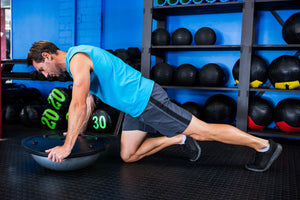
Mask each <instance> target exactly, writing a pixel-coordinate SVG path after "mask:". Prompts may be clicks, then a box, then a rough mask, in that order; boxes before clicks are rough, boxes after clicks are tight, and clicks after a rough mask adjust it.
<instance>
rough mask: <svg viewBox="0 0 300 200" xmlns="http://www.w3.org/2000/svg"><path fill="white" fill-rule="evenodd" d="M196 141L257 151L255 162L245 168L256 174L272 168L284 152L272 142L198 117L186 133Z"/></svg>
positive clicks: (192, 121) (193, 120) (193, 119)
mask: <svg viewBox="0 0 300 200" xmlns="http://www.w3.org/2000/svg"><path fill="white" fill-rule="evenodd" d="M183 134H185V135H188V136H190V137H192V138H194V139H195V140H202V141H205V140H206V141H219V142H223V143H228V144H235V145H243V146H248V147H251V148H253V149H255V150H256V155H255V160H254V162H252V163H248V164H247V165H246V166H245V167H246V168H247V169H248V170H251V171H255V172H264V171H266V170H268V169H269V168H270V166H271V165H272V163H273V162H274V161H275V160H276V159H277V158H278V156H279V155H280V153H281V151H282V146H281V145H280V144H277V143H275V142H273V141H272V140H269V141H268V140H265V139H262V138H258V137H255V136H253V135H250V134H247V133H245V132H243V131H241V130H239V129H237V128H235V127H234V126H230V125H225V124H207V123H205V122H203V121H201V120H199V119H197V118H196V117H194V116H193V117H192V120H191V122H190V124H189V126H188V127H187V129H186V130H185V131H184V133H183Z"/></svg>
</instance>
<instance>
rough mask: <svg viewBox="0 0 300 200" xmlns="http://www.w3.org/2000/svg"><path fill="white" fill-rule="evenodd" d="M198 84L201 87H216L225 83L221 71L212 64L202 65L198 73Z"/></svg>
mask: <svg viewBox="0 0 300 200" xmlns="http://www.w3.org/2000/svg"><path fill="white" fill-rule="evenodd" d="M198 77H199V83H200V84H201V85H203V86H208V87H217V86H222V85H223V84H224V81H225V73H224V71H223V69H222V68H221V67H220V66H219V65H217V64H214V63H209V64H207V65H204V66H203V67H202V68H201V69H200V71H199V76H198Z"/></svg>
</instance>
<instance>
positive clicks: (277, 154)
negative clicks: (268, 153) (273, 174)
mask: <svg viewBox="0 0 300 200" xmlns="http://www.w3.org/2000/svg"><path fill="white" fill-rule="evenodd" d="M281 151H282V146H281V144H278V145H277V148H276V150H275V152H274V153H273V155H272V157H271V159H270V161H269V162H268V164H267V166H266V167H265V168H264V169H252V168H248V167H247V165H246V166H245V167H246V169H248V170H250V171H254V172H264V171H267V170H268V169H269V168H270V167H271V165H272V164H273V162H274V161H275V160H276V159H277V158H278V156H279V155H280V153H281Z"/></svg>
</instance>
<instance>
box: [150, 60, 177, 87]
mask: <svg viewBox="0 0 300 200" xmlns="http://www.w3.org/2000/svg"><path fill="white" fill-rule="evenodd" d="M173 73H174V69H173V67H172V66H171V65H169V64H168V63H158V64H156V65H154V66H153V67H152V69H151V78H152V80H154V81H155V82H156V83H158V84H160V85H170V84H171V83H172V80H173Z"/></svg>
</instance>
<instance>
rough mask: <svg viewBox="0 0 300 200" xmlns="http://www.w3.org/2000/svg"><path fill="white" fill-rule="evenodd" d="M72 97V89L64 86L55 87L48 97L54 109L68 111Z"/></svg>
mask: <svg viewBox="0 0 300 200" xmlns="http://www.w3.org/2000/svg"><path fill="white" fill-rule="evenodd" d="M71 99H72V93H71V90H69V89H67V88H64V87H56V88H53V89H52V90H51V91H50V93H49V95H48V98H47V100H48V103H49V105H50V106H51V107H52V108H53V109H55V110H60V111H66V110H68V109H69V105H70V103H71Z"/></svg>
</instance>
